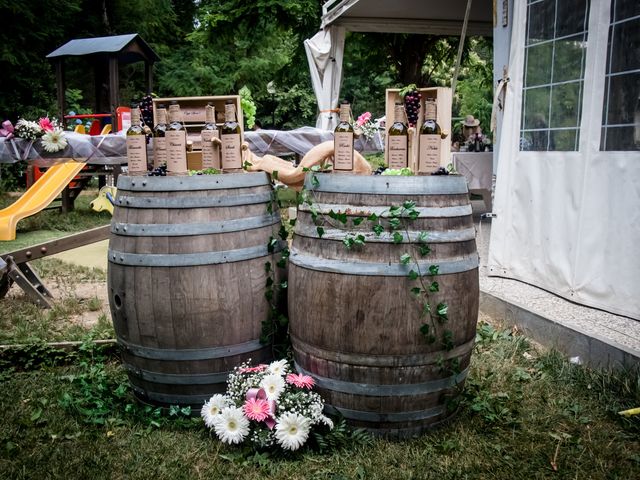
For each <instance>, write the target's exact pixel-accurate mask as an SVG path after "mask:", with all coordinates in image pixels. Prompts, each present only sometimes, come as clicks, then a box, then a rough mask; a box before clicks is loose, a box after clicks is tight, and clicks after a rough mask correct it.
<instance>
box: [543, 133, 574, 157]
mask: <svg viewBox="0 0 640 480" xmlns="http://www.w3.org/2000/svg"><path fill="white" fill-rule="evenodd" d="M577 133H578V130H551V132H550V135H551V137H550V138H549V150H556V151H562V152H572V151H574V150H577V149H578V148H577V145H576V136H577Z"/></svg>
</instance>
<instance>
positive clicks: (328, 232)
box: [295, 221, 476, 244]
mask: <svg viewBox="0 0 640 480" xmlns="http://www.w3.org/2000/svg"><path fill="white" fill-rule="evenodd" d="M295 232H296V235H301V236H303V237H310V238H322V239H323V240H337V241H340V242H342V240H344V239H345V238H346V237H347V236H348V235H355V234H358V235H362V236H364V238H365V242H367V243H394V244H395V243H397V242H395V241H394V239H393V234H392V233H390V232H382V233H381V234H380V235H376V234H375V232H371V231H367V230H353V231H346V230H341V229H339V228H325V229H324V231H323V233H322V236H320V235H319V234H318V229H317V227H316V226H315V225H311V224H308V223H301V222H300V221H298V222H296V228H295ZM395 233H399V234H400V235H402V243H419V242H420V238H419V237H420V235H421V232H408V233H409V234H408V235H407V233H406V232H394V234H395ZM475 238H476V230H475V228H473V227H470V228H464V229H461V230H448V231H446V232H439V231H429V232H427V242H428V243H454V242H468V241H471V240H475Z"/></svg>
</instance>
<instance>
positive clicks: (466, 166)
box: [451, 152, 493, 211]
mask: <svg viewBox="0 0 640 480" xmlns="http://www.w3.org/2000/svg"><path fill="white" fill-rule="evenodd" d="M451 161H452V163H453V167H454V168H455V169H456V170H457V171H458V173H460V175H464V177H465V178H466V179H467V183H468V185H469V191H470V192H472V193H475V194H478V195H482V199H483V200H484V203H485V205H486V206H487V208H488V209H489V211H491V208H492V202H491V191H492V186H493V152H480V153H474V152H452V153H451Z"/></svg>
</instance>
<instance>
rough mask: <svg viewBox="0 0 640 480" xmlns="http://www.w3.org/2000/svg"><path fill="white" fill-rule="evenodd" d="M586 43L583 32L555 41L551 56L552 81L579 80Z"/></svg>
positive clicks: (581, 75)
mask: <svg viewBox="0 0 640 480" xmlns="http://www.w3.org/2000/svg"><path fill="white" fill-rule="evenodd" d="M586 48H587V44H586V42H585V41H584V34H582V35H578V36H575V37H569V38H566V39H563V40H556V41H555V52H554V58H553V82H554V83H557V82H566V81H568V80H580V79H581V78H582V77H583V74H582V72H583V70H582V68H583V67H582V65H583V61H584V53H585V50H586Z"/></svg>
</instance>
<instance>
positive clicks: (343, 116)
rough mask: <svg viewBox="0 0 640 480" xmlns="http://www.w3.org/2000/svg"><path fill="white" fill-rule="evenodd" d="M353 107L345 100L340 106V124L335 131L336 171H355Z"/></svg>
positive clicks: (334, 167) (334, 155) (334, 154)
mask: <svg viewBox="0 0 640 480" xmlns="http://www.w3.org/2000/svg"><path fill="white" fill-rule="evenodd" d="M350 118H351V107H350V105H349V102H347V101H346V100H343V101H342V103H341V104H340V123H338V125H337V126H336V128H335V130H334V131H333V158H334V164H333V169H334V170H335V171H347V172H349V171H353V126H352V125H351V122H350V121H349V120H350Z"/></svg>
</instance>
